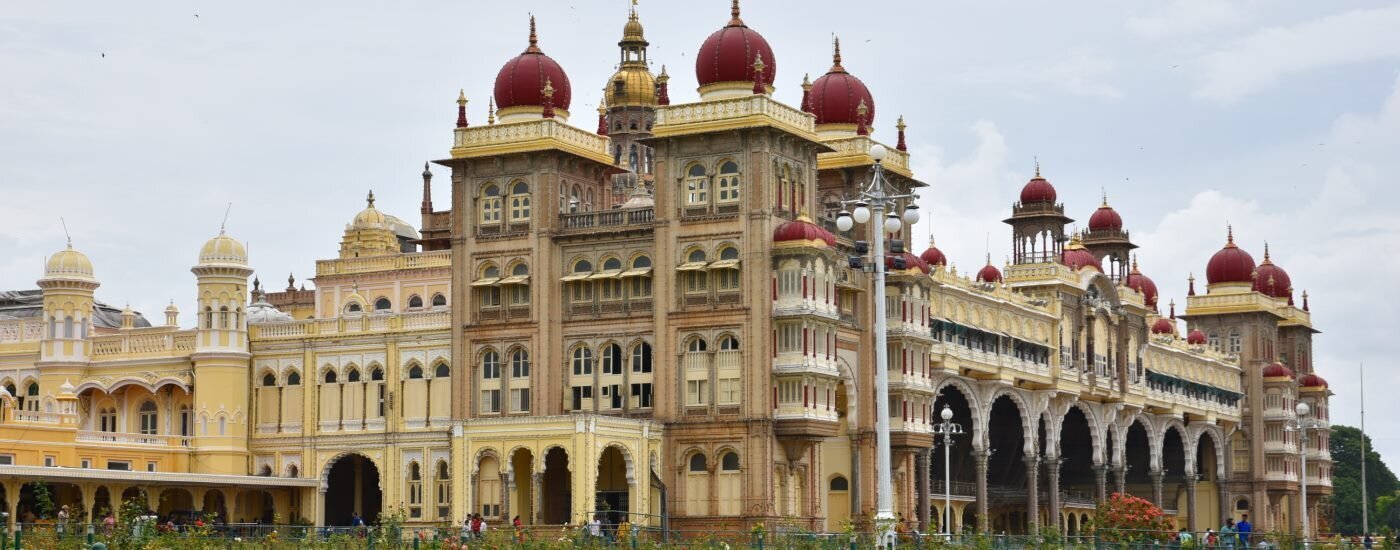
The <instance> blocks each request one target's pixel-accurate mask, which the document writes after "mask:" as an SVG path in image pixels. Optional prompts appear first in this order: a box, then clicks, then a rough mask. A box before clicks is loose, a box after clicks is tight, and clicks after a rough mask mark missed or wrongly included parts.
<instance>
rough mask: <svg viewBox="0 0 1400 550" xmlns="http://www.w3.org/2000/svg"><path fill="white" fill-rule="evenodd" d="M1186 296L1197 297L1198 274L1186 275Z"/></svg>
mask: <svg viewBox="0 0 1400 550" xmlns="http://www.w3.org/2000/svg"><path fill="white" fill-rule="evenodd" d="M1186 295H1187V296H1195V295H1196V274H1195V273H1190V274H1187V275H1186Z"/></svg>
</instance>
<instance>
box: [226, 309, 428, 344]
mask: <svg viewBox="0 0 1400 550" xmlns="http://www.w3.org/2000/svg"><path fill="white" fill-rule="evenodd" d="M451 324H452V312H450V311H446V310H442V311H425V312H420V313H402V314H393V315H366V316H362V317H345V318H336V319H308V320H305V321H288V322H285V323H265V324H256V325H249V327H248V330H249V332H250V333H251V334H252V337H253V339H255V340H278V339H294V338H309V337H313V336H321V335H340V334H355V333H365V332H391V331H397V330H431V329H445V328H448V327H449V326H451Z"/></svg>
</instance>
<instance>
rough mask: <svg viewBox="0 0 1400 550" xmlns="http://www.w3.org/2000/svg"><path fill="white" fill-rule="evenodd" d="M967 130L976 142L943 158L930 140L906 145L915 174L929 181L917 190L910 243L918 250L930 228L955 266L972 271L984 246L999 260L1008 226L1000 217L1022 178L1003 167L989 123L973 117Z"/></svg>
mask: <svg viewBox="0 0 1400 550" xmlns="http://www.w3.org/2000/svg"><path fill="white" fill-rule="evenodd" d="M968 133H970V134H971V135H972V136H973V137H974V138H975V139H976V145H975V146H974V147H973V149H972V150H971V151H970V152H969V153H968V155H967V156H966V157H963V158H948V155H947V153H946V152H944V151H943V150H941V149H939V148H936V147H932V146H920V145H916V146H915V150H914V151H912V153H913V158H914V159H915V160H914V170H915V174H916V175H917V176H919V177H920V178H922V179H923V180H924V181H926V182H928V183H929V184H930V186H931V188H930V189H929V190H926V191H924V192H923V193H922V197H921V200H920V204H919V207H920V209H922V210H923V211H924V217H925V218H924V219H925V221H923V222H920V224H919V225H918V226H917V227H915V229H914V236H915V237H914V239H913V240H914V243H913V244H914V246H913V249H914V251H915V252H916V253H918V252H922V251H923V250H924V248H925V244H926V243H925V242H924V237H925V236H927V235H928V234H929V231H930V229H931V230H932V232H933V236H934V237H935V238H937V240H938V248H939V249H940V250H942V251H943V253H944V254H947V255H948V261H949V262H950V263H952V264H954V265H955V266H956V267H957V269H958V271H959V272H971V271H976V270H977V269H978V268H980V267H981V266H982V265H984V262H985V260H986V254H987V253H988V252H989V251H990V253H991V254H992V262H993V263H994V264H996V265H997V266H1000V265H1002V262H1003V261H1004V259H1005V258H1004V256H1005V254H1006V250H1007V247H1006V242H1007V240H1008V239H1007V238H1006V236H1007V229H1008V228H1007V226H1006V225H1005V224H1003V223H1001V221H1000V220H1001V219H1002V218H1003V217H1004V214H1005V213H1006V210H1007V205H1009V204H1011V201H1012V200H1013V197H1014V196H1015V195H1014V193H1015V191H1016V190H1017V189H1019V185H1018V184H1019V183H1024V182H1025V177H1024V176H1022V175H1020V174H1017V173H1016V172H1015V171H1013V170H1010V169H1009V168H1008V167H1007V164H1008V162H1007V161H1008V157H1009V155H1008V153H1009V150H1010V148H1009V147H1008V145H1007V143H1006V137H1005V136H1003V135H1002V133H1001V131H1000V130H999V129H998V128H997V125H996V124H995V123H992V122H990V121H986V120H979V121H977V122H976V123H974V124H972V126H971V127H969V128H968ZM989 239H990V241H989ZM989 245H990V246H989ZM989 248H990V250H989Z"/></svg>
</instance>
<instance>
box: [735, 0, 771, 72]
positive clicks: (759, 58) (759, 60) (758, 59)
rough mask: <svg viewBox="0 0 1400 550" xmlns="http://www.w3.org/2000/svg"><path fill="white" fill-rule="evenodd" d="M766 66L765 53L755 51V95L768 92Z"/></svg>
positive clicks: (736, 0)
mask: <svg viewBox="0 0 1400 550" xmlns="http://www.w3.org/2000/svg"><path fill="white" fill-rule="evenodd" d="M734 5H735V6H738V5H739V2H738V0H735V1H734ZM735 9H738V8H735ZM765 68H767V65H764V64H763V53H762V52H760V53H755V54H754V56H753V93H754V95H760V94H765V93H767V92H768V88H767V87H765V86H764V85H763V69H765Z"/></svg>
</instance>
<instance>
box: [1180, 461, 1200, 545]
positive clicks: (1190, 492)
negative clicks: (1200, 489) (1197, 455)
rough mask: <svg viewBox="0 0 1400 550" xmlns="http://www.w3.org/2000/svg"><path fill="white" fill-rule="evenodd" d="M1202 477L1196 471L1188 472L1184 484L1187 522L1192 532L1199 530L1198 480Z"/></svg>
mask: <svg viewBox="0 0 1400 550" xmlns="http://www.w3.org/2000/svg"><path fill="white" fill-rule="evenodd" d="M1198 479H1200V477H1199V476H1197V475H1196V473H1195V472H1186V479H1183V480H1182V482H1181V483H1182V484H1183V485H1185V486H1186V524H1187V525H1188V526H1189V528H1190V529H1191V531H1192V532H1195V531H1199V530H1200V528H1199V526H1198V525H1197V522H1196V480H1198Z"/></svg>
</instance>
